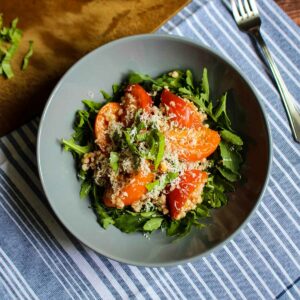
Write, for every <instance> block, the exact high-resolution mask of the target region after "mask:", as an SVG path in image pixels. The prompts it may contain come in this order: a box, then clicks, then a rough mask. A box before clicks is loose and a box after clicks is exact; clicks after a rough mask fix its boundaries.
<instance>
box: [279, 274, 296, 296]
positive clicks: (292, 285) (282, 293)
mask: <svg viewBox="0 0 300 300" xmlns="http://www.w3.org/2000/svg"><path fill="white" fill-rule="evenodd" d="M299 282H300V276H299V277H298V278H297V279H296V280H295V281H294V282H293V283H292V284H290V285H288V286H287V287H286V289H285V290H283V291H282V292H281V293H279V294H278V295H277V296H276V299H281V298H282V296H284V294H285V293H286V292H287V290H289V289H291V288H292V287H294V286H296V285H297V284H298V283H299ZM297 288H298V287H297Z"/></svg>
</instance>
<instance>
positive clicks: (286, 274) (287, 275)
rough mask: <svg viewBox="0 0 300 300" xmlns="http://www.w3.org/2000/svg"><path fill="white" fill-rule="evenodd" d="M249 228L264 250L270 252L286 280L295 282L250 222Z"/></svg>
mask: <svg viewBox="0 0 300 300" xmlns="http://www.w3.org/2000/svg"><path fill="white" fill-rule="evenodd" d="M247 226H248V228H249V229H250V231H251V232H252V233H253V235H254V236H255V237H256V238H257V239H258V241H259V242H260V243H261V245H262V246H263V247H264V249H265V250H266V251H267V252H268V254H269V255H270V257H271V258H272V260H273V261H274V263H275V264H276V265H277V267H278V268H279V269H280V271H281V273H282V274H283V275H284V276H285V278H286V279H287V280H288V282H289V284H290V283H292V282H293V280H292V278H291V277H290V275H289V274H288V273H287V272H286V271H285V269H284V268H283V266H282V265H281V263H280V262H279V260H278V259H277V258H276V257H275V256H274V254H273V253H272V251H271V250H270V249H269V247H268V246H266V244H265V242H264V241H263V239H262V238H261V237H260V235H259V234H258V233H257V232H256V231H255V229H254V228H253V227H252V225H251V224H250V222H249V223H248V224H247Z"/></svg>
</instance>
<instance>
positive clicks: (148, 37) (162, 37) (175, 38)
mask: <svg viewBox="0 0 300 300" xmlns="http://www.w3.org/2000/svg"><path fill="white" fill-rule="evenodd" d="M151 39H153V40H156V42H157V41H159V40H165V41H166V40H170V41H178V42H181V43H184V44H187V45H191V46H196V47H198V48H199V49H202V50H205V51H206V52H208V53H211V54H213V55H215V56H217V57H218V58H219V59H220V60H222V61H224V62H225V63H226V64H228V65H229V66H230V67H231V68H232V69H233V70H234V71H235V72H236V73H237V74H238V75H239V76H240V77H241V78H242V79H243V80H244V81H245V83H246V84H247V85H248V86H249V88H250V89H251V91H252V92H253V94H254V96H255V98H256V100H257V102H258V105H259V107H260V109H261V111H262V115H263V119H264V123H265V126H266V128H267V135H268V152H269V153H268V161H267V164H268V166H267V174H266V177H265V181H264V184H263V186H262V189H261V191H260V194H259V195H258V198H257V201H256V203H255V205H254V206H253V208H252V209H251V211H250V212H249V214H248V216H247V217H246V218H245V220H244V221H243V222H242V223H241V224H240V225H239V226H238V227H237V228H236V230H235V231H234V232H232V233H231V234H230V235H229V236H228V237H227V238H226V239H224V240H223V241H222V242H220V243H219V244H217V245H215V246H213V247H212V248H211V249H208V250H206V251H204V252H203V253H200V254H197V255H194V256H193V257H189V258H183V259H177V260H174V261H170V262H161V263H142V262H136V261H134V260H130V259H124V258H120V257H115V256H113V255H110V254H109V253H103V252H101V251H99V249H97V248H96V247H94V246H93V245H90V244H89V243H88V242H83V241H82V239H81V238H79V237H78V236H77V234H76V232H74V231H73V230H72V228H69V226H67V225H66V224H65V223H64V221H63V220H62V219H61V218H60V217H59V215H60V214H59V213H58V212H57V210H56V208H55V206H54V204H53V203H52V201H50V197H49V196H48V193H47V188H46V183H45V180H44V176H43V170H42V167H41V152H40V151H41V145H40V143H41V139H42V131H43V125H44V119H45V117H46V115H47V112H48V108H49V106H50V105H51V102H52V99H53V98H54V96H55V94H56V92H57V90H59V89H60V87H61V86H62V85H63V84H64V83H65V78H66V77H67V76H68V75H69V73H72V71H73V69H74V68H75V67H78V66H79V65H81V64H84V62H85V59H86V58H87V57H89V56H92V55H94V53H95V52H97V51H99V50H100V49H101V50H102V49H105V48H110V47H116V46H118V45H120V44H122V43H124V42H131V41H136V40H151ZM36 150H37V163H38V173H39V176H40V180H41V183H42V187H43V190H44V193H45V195H46V198H47V200H48V203H49V205H50V207H51V209H52V210H53V211H54V213H55V215H56V217H57V218H58V219H59V221H60V222H61V223H62V224H63V225H64V227H65V228H66V229H67V230H68V231H69V232H70V233H71V234H72V235H73V236H74V237H76V238H77V239H78V240H79V241H80V242H82V243H83V244H85V245H86V246H88V247H89V248H91V249H92V250H94V251H96V252H97V253H99V254H101V255H103V256H105V257H107V258H109V259H112V260H115V261H118V262H121V263H125V264H129V265H134V266H141V267H170V266H176V265H180V264H185V263H188V262H194V261H196V260H199V259H200V258H201V257H204V256H207V255H209V254H210V253H211V252H213V251H216V250H218V249H220V248H221V247H222V246H224V245H225V244H226V243H228V241H230V240H232V239H234V238H235V237H236V236H237V234H238V233H240V231H241V230H242V229H243V228H244V227H245V225H246V224H247V223H248V222H249V219H250V218H251V217H252V216H253V213H254V212H255V210H256V209H257V207H258V205H259V203H260V201H261V199H262V198H263V195H264V193H265V190H266V188H267V185H268V181H269V177H270V173H271V165H272V164H271V163H272V157H273V150H272V135H271V131H270V126H269V122H268V118H267V114H266V111H265V108H264V106H263V104H262V100H261V99H260V97H259V96H258V94H257V92H256V89H255V88H254V86H253V84H252V83H251V82H250V81H249V80H248V79H247V77H246V76H245V75H244V74H243V73H242V72H241V71H240V70H239V69H238V68H237V67H236V66H235V65H234V64H233V63H232V62H231V61H230V60H229V59H227V58H226V57H225V56H224V55H223V54H221V53H219V52H217V51H215V50H213V49H211V48H210V47H208V46H206V45H204V44H202V43H200V42H198V41H195V40H192V39H190V38H186V37H180V36H174V35H168V34H155V33H154V34H138V35H132V36H128V37H123V38H120V39H117V40H114V41H112V42H109V43H107V44H104V45H102V46H100V47H98V48H96V49H94V50H93V51H91V52H89V53H88V54H86V55H85V56H83V57H82V58H81V59H79V60H78V61H76V62H75V63H74V64H73V65H72V66H71V67H70V68H69V69H68V70H67V71H66V73H65V74H64V75H63V76H62V77H61V78H60V80H59V81H58V83H57V84H56V86H55V88H54V89H53V91H52V92H51V94H50V96H49V97H48V100H47V102H46V105H45V108H44V110H43V113H42V117H41V120H40V124H39V129H38V136H37V146H36Z"/></svg>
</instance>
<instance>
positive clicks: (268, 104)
mask: <svg viewBox="0 0 300 300" xmlns="http://www.w3.org/2000/svg"><path fill="white" fill-rule="evenodd" d="M211 4H212V5H211V6H212V7H213V8H214V11H215V12H216V13H217V14H218V15H219V16H220V18H221V20H222V21H223V17H222V16H221V15H220V13H219V12H218V10H217V8H216V7H215V6H214V3H213V2H211ZM203 10H204V11H205V13H206V14H207V16H208V18H209V19H210V20H211V21H212V22H213V23H214V24H215V26H216V27H217V28H219V29H220V32H222V33H223V34H224V35H225V36H226V37H227V40H228V41H230V42H231V44H232V45H233V46H234V47H235V48H236V49H237V50H238V52H239V53H240V54H241V56H243V57H244V59H245V60H246V61H247V62H248V65H249V66H251V67H252V68H253V69H254V70H255V71H256V72H257V74H258V76H260V77H261V78H262V79H263V81H264V82H265V83H266V84H267V85H268V86H269V88H270V89H271V90H272V91H273V92H274V93H275V94H276V95H278V91H277V89H276V88H275V86H274V85H273V83H272V82H271V81H270V80H268V79H267V77H266V75H264V74H263V73H262V72H261V71H260V70H259V68H258V67H257V66H256V65H255V64H253V61H259V57H258V55H257V53H255V52H254V50H253V49H252V48H250V47H249V46H248V45H247V44H246V43H245V41H244V40H243V39H242V38H241V37H240V35H238V33H237V32H235V31H234V30H233V29H232V28H231V27H230V26H229V25H228V24H227V23H226V22H223V24H224V25H225V26H226V27H227V29H228V30H229V31H231V32H232V33H233V34H234V35H235V36H236V38H237V39H238V40H240V41H241V43H242V44H244V47H243V50H242V48H241V47H240V46H238V45H237V43H236V41H234V40H233V39H232V38H231V36H230V35H229V34H228V32H227V31H226V30H224V28H223V27H221V26H220V22H219V23H217V22H215V18H213V16H212V15H211V13H210V12H209V10H208V9H207V7H204V8H203ZM192 17H193V18H194V20H195V21H196V23H197V24H198V25H199V26H203V25H202V24H201V23H200V21H199V20H198V19H196V17H195V16H194V15H193V16H192ZM187 21H188V20H187ZM206 34H207V35H208V36H209V37H210V38H211V40H212V41H213V42H214V44H215V45H217V46H218V48H219V49H222V52H223V54H225V53H226V56H227V57H229V54H227V52H226V51H225V49H224V48H223V47H222V46H221V45H220V43H219V42H218V41H217V40H216V39H215V38H214V37H213V36H212V35H211V34H210V33H209V32H206ZM246 51H247V52H248V53H249V54H250V55H251V56H252V58H251V59H250V57H249V56H248V55H246ZM230 60H231V61H232V59H231V58H230ZM233 63H234V64H235V65H236V63H235V62H233ZM256 90H258V89H256ZM260 95H261V98H262V99H264V100H265V101H264V102H265V104H267V106H268V107H269V108H270V109H271V110H272V111H273V112H274V114H275V115H276V117H277V118H278V119H279V120H280V121H281V123H282V124H283V126H284V127H285V128H286V129H287V130H288V131H289V132H291V130H290V127H289V124H288V123H287V122H285V121H284V119H283V118H282V116H280V115H279V113H278V112H277V110H275V109H274V107H273V106H272V105H271V104H270V102H269V101H268V100H267V99H266V98H265V96H263V95H262V94H261V93H260ZM269 120H270V122H271V123H272V125H274V126H275V127H276V129H278V131H280V132H281V133H282V136H283V137H285V138H286V141H287V143H288V144H289V145H290V146H291V147H292V148H293V149H294V150H295V153H296V154H297V155H298V156H299V157H300V153H299V151H298V149H297V148H296V146H295V145H294V144H293V143H292V142H291V140H289V139H287V137H286V134H283V132H282V131H281V130H280V129H279V127H278V126H277V124H276V123H275V122H274V121H273V120H272V118H269Z"/></svg>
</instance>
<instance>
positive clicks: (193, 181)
mask: <svg viewBox="0 0 300 300" xmlns="http://www.w3.org/2000/svg"><path fill="white" fill-rule="evenodd" d="M207 177H208V176H207V173H206V172H202V171H199V170H189V171H186V172H185V173H184V174H183V175H182V176H181V177H180V182H179V187H178V188H175V189H174V190H172V191H171V192H170V193H169V194H168V196H167V201H168V206H169V211H170V216H171V218H172V219H174V220H178V219H180V218H182V217H184V216H185V214H186V212H187V211H189V210H191V209H194V208H195V206H196V205H197V203H200V202H201V198H200V197H201V192H202V189H203V187H204V184H205V183H206V181H207Z"/></svg>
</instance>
